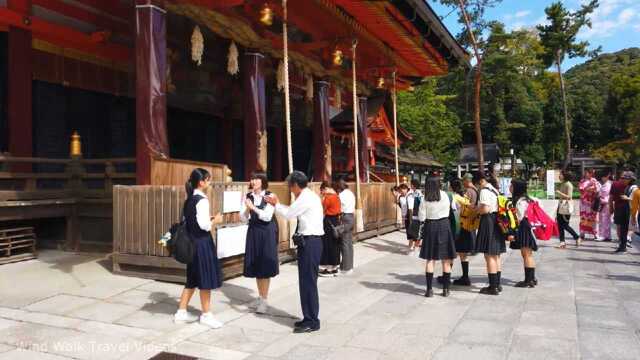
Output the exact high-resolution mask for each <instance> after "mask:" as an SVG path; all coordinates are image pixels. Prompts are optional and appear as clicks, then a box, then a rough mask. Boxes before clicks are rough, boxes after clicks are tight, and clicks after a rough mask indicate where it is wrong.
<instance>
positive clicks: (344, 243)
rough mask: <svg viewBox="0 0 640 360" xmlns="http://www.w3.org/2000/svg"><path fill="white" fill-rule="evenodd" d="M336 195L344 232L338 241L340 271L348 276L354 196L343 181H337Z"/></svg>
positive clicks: (350, 258) (351, 269)
mask: <svg viewBox="0 0 640 360" xmlns="http://www.w3.org/2000/svg"><path fill="white" fill-rule="evenodd" d="M336 188H337V190H338V195H339V196H340V208H341V209H342V225H343V227H344V229H343V230H344V231H343V233H342V239H341V241H340V253H341V255H342V261H341V262H340V271H341V272H342V273H344V274H347V275H348V274H350V273H351V272H352V271H353V226H354V224H355V211H356V196H355V195H354V194H353V192H352V191H351V190H349V186H347V182H346V181H344V179H340V180H338V183H337V186H336Z"/></svg>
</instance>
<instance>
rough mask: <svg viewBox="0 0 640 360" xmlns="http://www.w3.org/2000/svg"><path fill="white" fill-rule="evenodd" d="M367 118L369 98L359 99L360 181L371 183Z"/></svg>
mask: <svg viewBox="0 0 640 360" xmlns="http://www.w3.org/2000/svg"><path fill="white" fill-rule="evenodd" d="M367 117H368V114H367V98H366V97H361V98H358V127H359V129H358V131H359V134H358V149H359V151H360V159H359V160H360V180H361V181H362V182H369V145H368V138H369V128H368V125H367Z"/></svg>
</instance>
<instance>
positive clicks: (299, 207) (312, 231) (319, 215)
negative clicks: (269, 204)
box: [276, 188, 324, 236]
mask: <svg viewBox="0 0 640 360" xmlns="http://www.w3.org/2000/svg"><path fill="white" fill-rule="evenodd" d="M276 212H277V213H278V214H280V216H282V217H284V218H286V219H289V220H290V219H293V218H298V233H300V234H302V235H305V236H312V235H315V236H322V235H324V225H323V223H322V221H323V220H324V209H323V208H322V200H320V197H319V196H318V195H317V194H316V193H314V192H313V191H312V190H310V189H309V188H304V189H303V190H302V192H300V196H298V198H296V200H295V201H294V202H293V204H291V206H285V205H282V204H280V203H278V204H276Z"/></svg>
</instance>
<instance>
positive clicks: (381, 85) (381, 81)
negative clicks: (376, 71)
mask: <svg viewBox="0 0 640 360" xmlns="http://www.w3.org/2000/svg"><path fill="white" fill-rule="evenodd" d="M377 88H378V89H383V88H384V78H383V77H382V76H381V77H379V78H378V85H377Z"/></svg>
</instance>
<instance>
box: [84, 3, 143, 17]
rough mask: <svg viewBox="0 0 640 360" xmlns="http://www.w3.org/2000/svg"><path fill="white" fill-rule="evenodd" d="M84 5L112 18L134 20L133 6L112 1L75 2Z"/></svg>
mask: <svg viewBox="0 0 640 360" xmlns="http://www.w3.org/2000/svg"><path fill="white" fill-rule="evenodd" d="M75 1H76V2H79V3H81V4H83V5H86V6H89V7H92V8H94V9H96V10H100V11H102V12H105V13H107V14H109V15H111V16H115V17H119V18H121V19H122V20H130V19H132V18H133V6H131V7H128V6H125V5H123V4H122V3H121V2H120V1H117V0H111V1H105V0H75Z"/></svg>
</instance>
